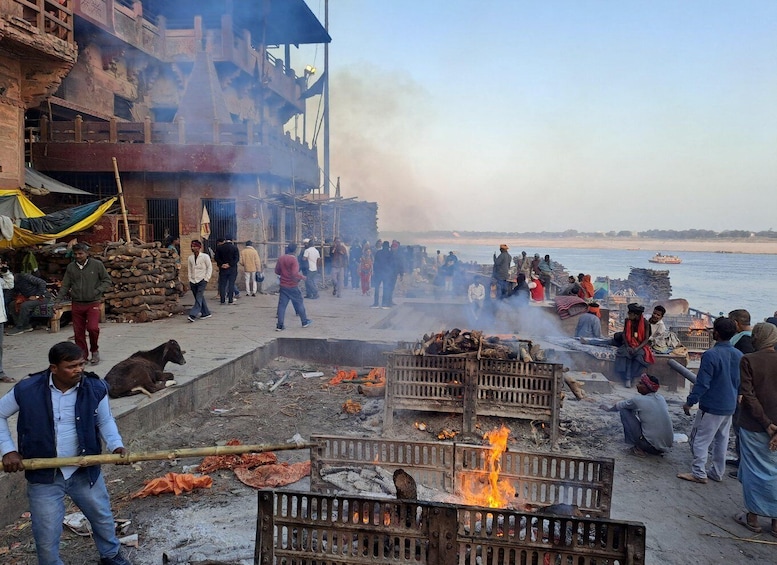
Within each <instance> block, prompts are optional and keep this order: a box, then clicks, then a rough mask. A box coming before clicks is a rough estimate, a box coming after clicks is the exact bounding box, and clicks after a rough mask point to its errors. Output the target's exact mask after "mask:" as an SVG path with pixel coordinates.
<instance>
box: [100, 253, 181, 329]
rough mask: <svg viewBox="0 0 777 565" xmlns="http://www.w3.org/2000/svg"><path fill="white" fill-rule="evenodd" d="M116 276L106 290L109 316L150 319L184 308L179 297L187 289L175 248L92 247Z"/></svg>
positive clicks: (140, 320)
mask: <svg viewBox="0 0 777 565" xmlns="http://www.w3.org/2000/svg"><path fill="white" fill-rule="evenodd" d="M90 253H91V254H92V255H93V256H99V258H101V259H102V261H103V263H104V264H105V268H106V269H107V270H108V273H109V274H110V275H111V278H112V279H113V288H112V289H111V290H110V291H109V292H106V293H105V307H106V308H105V311H106V315H108V316H109V317H111V318H113V319H115V320H117V321H119V322H151V321H153V320H159V319H161V318H168V317H170V316H172V315H173V314H178V313H180V312H182V311H183V307H182V306H181V305H180V304H179V302H178V298H179V297H180V296H181V295H182V294H183V293H184V292H186V289H185V288H184V285H183V283H182V282H181V281H180V280H179V271H180V258H179V256H178V253H177V252H176V251H175V250H173V249H168V248H166V247H162V244H161V243H160V242H158V241H154V242H151V243H137V244H136V243H124V242H118V243H108V244H106V245H105V247H104V248H103V249H99V247H98V246H93V247H92V248H91V249H90Z"/></svg>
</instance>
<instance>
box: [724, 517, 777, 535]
mask: <svg viewBox="0 0 777 565" xmlns="http://www.w3.org/2000/svg"><path fill="white" fill-rule="evenodd" d="M732 517H733V518H734V522H736V523H737V524H740V525H742V526H744V527H745V528H747V529H748V530H750V531H751V532H753V533H755V534H760V533H761V532H762V530H761V526H757V525H756V526H751V525H750V524H749V523H748V522H747V512H739V513H737V514H734V516H732ZM772 535H776V534H775V532H774V531H772Z"/></svg>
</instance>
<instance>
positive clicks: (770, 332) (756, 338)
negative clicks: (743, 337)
mask: <svg viewBox="0 0 777 565" xmlns="http://www.w3.org/2000/svg"><path fill="white" fill-rule="evenodd" d="M776 344H777V327H776V326H774V325H772V324H769V323H766V322H761V323H758V324H756V325H755V326H753V347H755V350H756V351H760V350H762V349H768V348H770V347H774V346H775V345H776Z"/></svg>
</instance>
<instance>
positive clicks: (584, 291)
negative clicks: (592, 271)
mask: <svg viewBox="0 0 777 565" xmlns="http://www.w3.org/2000/svg"><path fill="white" fill-rule="evenodd" d="M580 288H581V290H580V294H579V295H578V296H580V298H593V297H594V293H595V292H596V291H595V290H594V285H593V284H592V283H591V275H583V281H582V282H581V283H580Z"/></svg>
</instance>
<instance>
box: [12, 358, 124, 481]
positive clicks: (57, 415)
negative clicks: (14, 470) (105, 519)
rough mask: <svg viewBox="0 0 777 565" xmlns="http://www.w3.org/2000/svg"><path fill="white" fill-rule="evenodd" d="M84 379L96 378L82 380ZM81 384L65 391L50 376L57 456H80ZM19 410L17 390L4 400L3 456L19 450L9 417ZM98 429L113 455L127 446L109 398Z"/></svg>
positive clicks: (100, 408) (65, 472)
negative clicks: (78, 407) (78, 405)
mask: <svg viewBox="0 0 777 565" xmlns="http://www.w3.org/2000/svg"><path fill="white" fill-rule="evenodd" d="M82 378H84V379H88V378H92V377H82ZM79 386H81V385H80V383H79V384H77V385H76V386H74V387H73V388H71V389H70V390H67V391H65V392H62V391H61V390H59V389H58V388H57V387H55V386H54V382H53V381H52V379H51V373H49V390H50V391H51V407H52V412H53V416H54V437H55V439H56V442H57V457H76V456H78V433H77V432H76V397H77V394H78V387H79ZM18 411H19V405H18V404H17V403H16V397H15V396H14V392H13V389H11V390H10V391H8V393H7V394H6V395H5V396H3V397H2V398H0V456H2V455H5V454H6V453H10V452H12V451H16V445H15V444H14V441H13V438H12V437H11V430H10V428H9V427H8V418H10V417H11V416H13V415H14V414H16V413H17V412H18ZM97 427H98V428H99V430H100V437H101V438H102V439H103V441H104V442H105V446H106V448H107V449H108V452H109V453H113V451H114V450H116V449H117V448H119V447H123V445H124V444H123V443H122V440H121V435H119V429H118V428H117V427H116V420H114V419H113V414H112V413H111V405H110V404H109V403H108V395H107V394H106V395H105V397H104V398H103V399H102V400H101V401H100V403H99V404H98V405H97ZM60 470H61V471H62V476H63V477H65V479H69V478H70V476H71V475H72V474H73V473H75V472H76V471H77V470H78V467H77V466H70V467H62V468H61V469H60Z"/></svg>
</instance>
